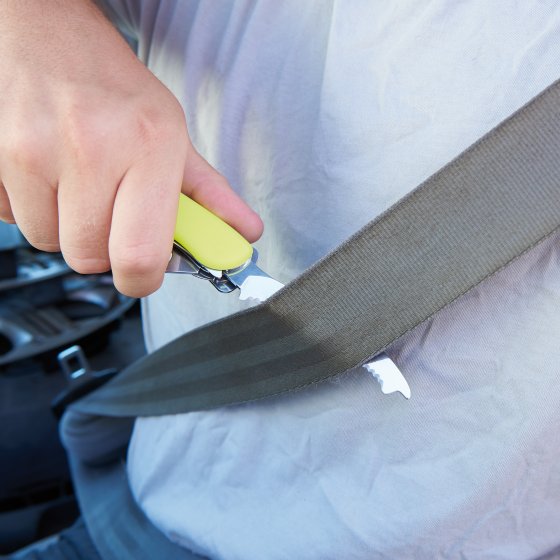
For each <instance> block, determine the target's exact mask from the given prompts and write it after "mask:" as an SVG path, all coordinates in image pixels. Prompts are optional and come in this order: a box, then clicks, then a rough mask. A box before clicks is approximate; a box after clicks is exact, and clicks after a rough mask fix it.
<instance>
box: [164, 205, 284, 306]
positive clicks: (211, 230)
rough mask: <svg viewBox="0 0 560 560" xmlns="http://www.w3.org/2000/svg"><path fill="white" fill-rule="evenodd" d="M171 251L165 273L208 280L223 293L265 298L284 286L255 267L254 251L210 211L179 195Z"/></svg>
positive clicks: (255, 251) (258, 299)
mask: <svg viewBox="0 0 560 560" xmlns="http://www.w3.org/2000/svg"><path fill="white" fill-rule="evenodd" d="M174 240H175V241H174V244H173V254H172V256H171V259H170V261H169V264H168V265H167V270H166V272H174V273H179V274H191V275H193V276H195V277H197V278H202V279H204V280H208V281H209V282H210V283H211V284H212V285H213V286H214V287H215V288H216V289H217V290H218V291H220V292H222V293H228V292H232V291H234V290H236V289H239V292H240V293H239V299H242V300H244V299H255V300H257V301H259V302H260V301H264V300H265V299H267V298H268V297H270V296H271V295H272V294H274V293H275V292H277V291H278V290H279V289H280V288H282V287H283V286H284V285H283V284H282V283H280V282H278V281H277V280H274V279H273V278H271V277H270V276H269V275H268V274H266V273H265V272H263V271H262V270H261V269H260V268H259V267H258V266H257V264H256V263H257V259H258V253H257V250H256V249H254V248H253V246H252V245H251V244H250V243H249V242H248V241H247V240H246V239H245V238H244V237H243V236H242V235H241V234H240V233H238V232H237V231H236V230H234V229H233V228H232V227H231V226H229V225H228V224H226V223H225V222H224V221H223V220H221V219H220V218H218V217H217V216H216V215H214V214H212V212H210V211H209V210H207V209H206V208H204V207H203V206H201V205H200V204H198V203H196V202H195V201H194V200H192V199H190V198H188V197H187V196H185V195H184V194H181V195H180V199H179V210H178V214H177V222H176V225H175V234H174Z"/></svg>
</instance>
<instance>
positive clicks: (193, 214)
mask: <svg viewBox="0 0 560 560" xmlns="http://www.w3.org/2000/svg"><path fill="white" fill-rule="evenodd" d="M257 259H258V253H257V250H256V249H255V248H253V246H252V245H251V244H250V243H249V242H248V241H247V240H246V239H245V238H244V237H243V236H242V235H241V234H239V233H238V232H237V231H236V230H234V229H233V228H232V227H231V226H229V225H228V224H226V223H225V222H224V221H222V220H221V219H220V218H218V217H217V216H216V215H214V214H212V212H210V211H209V210H207V209H206V208H204V207H203V206H200V204H197V203H196V202H195V201H194V200H192V199H190V198H188V197H187V196H185V195H184V194H181V195H180V199H179V211H178V213H177V223H176V225H175V235H174V243H173V253H172V255H171V259H170V260H169V264H168V265H167V270H166V272H170V273H178V274H191V275H192V276H195V277H196V278H202V279H203V280H208V281H209V282H210V283H211V284H212V285H213V286H214V287H215V288H216V289H217V290H218V291H220V292H222V293H229V292H233V291H234V290H237V289H238V290H239V299H242V300H245V299H254V300H257V301H258V302H262V301H264V300H266V299H267V298H269V297H270V296H271V295H273V294H275V293H276V292H277V291H278V290H279V289H280V288H283V287H284V284H282V283H281V282H278V280H275V279H274V278H271V277H270V276H269V275H268V274H266V272H263V271H262V270H261V269H260V268H259V267H258V266H257V264H256V263H257ZM364 367H365V368H366V369H367V370H368V371H369V372H370V373H371V374H372V375H373V377H374V378H375V379H376V380H377V381H378V382H379V384H380V385H381V390H382V391H383V393H385V394H388V393H393V392H395V391H398V392H399V393H401V394H402V395H403V396H404V397H405V398H406V399H409V398H410V387H409V386H408V383H407V382H406V379H405V378H404V376H403V375H402V373H401V372H400V370H399V368H398V367H397V366H396V365H395V363H394V362H393V361H392V360H391V359H390V358H389V356H387V354H385V353H381V354H378V355H376V356H375V357H374V358H373V359H371V360H370V361H369V362H368V363H367V364H364Z"/></svg>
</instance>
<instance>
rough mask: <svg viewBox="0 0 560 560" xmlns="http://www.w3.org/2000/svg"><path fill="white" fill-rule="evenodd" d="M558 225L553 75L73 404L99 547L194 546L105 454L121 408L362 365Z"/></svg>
mask: <svg viewBox="0 0 560 560" xmlns="http://www.w3.org/2000/svg"><path fill="white" fill-rule="evenodd" d="M559 226H560V85H559V84H558V83H556V84H554V85H552V86H551V87H550V88H548V89H547V90H546V91H545V92H543V93H542V94H541V95H540V96H538V97H537V98H536V99H535V100H533V101H532V102H531V103H529V104H528V105H527V106H525V107H524V108H523V109H521V110H520V111H518V112H517V113H516V114H515V115H513V116H512V117H510V118H509V119H508V120H506V121H505V122H504V123H503V124H501V125H500V126H499V127H497V128H496V129H495V130H493V131H492V132H490V133H489V134H488V135H487V136H485V137H484V138H482V139H481V140H480V141H479V142H477V143H476V144H475V145H474V146H472V147H471V148H469V149H468V150H467V151H466V152H465V153H463V154H462V155H461V156H459V157H458V158H457V159H456V160H454V161H452V162H451V163H450V164H449V165H447V166H446V167H444V168H443V169H442V170H441V171H440V172H438V173H437V174H436V175H434V176H433V177H431V178H430V179H428V180H427V181H426V182H425V183H424V184H422V185H421V186H420V187H418V188H417V189H416V190H415V191H413V192H412V193H411V194H410V195H408V196H407V197H405V198H404V199H402V200H401V201H400V202H399V203H397V204H396V205H395V206H394V207H393V208H391V209H390V210H389V211H388V212H386V213H385V214H383V215H382V216H380V217H379V218H377V219H376V220H374V221H373V222H371V223H370V224H368V225H367V226H366V227H365V228H364V229H362V230H361V231H360V232H358V233H357V234H356V235H355V236H353V237H352V238H351V239H350V240H349V241H347V242H346V243H345V244H343V245H342V246H341V247H340V248H338V249H337V250H336V251H334V252H333V253H331V254H330V255H329V256H327V257H326V258H325V259H324V260H322V261H321V262H320V263H318V264H317V265H316V266H314V267H313V268H311V269H310V270H308V271H307V272H306V273H305V274H303V275H302V276H301V277H300V278H298V279H297V280H296V281H294V282H293V283H291V284H289V285H288V286H286V288H285V289H283V290H281V291H280V292H278V293H277V294H276V295H275V296H274V297H273V298H271V299H270V300H269V301H267V302H266V303H265V304H263V305H260V306H258V307H256V308H253V309H251V310H249V311H247V312H244V313H240V314H238V315H235V316H232V317H229V318H226V319H224V320H221V321H218V322H216V323H213V324H211V325H209V326H206V327H203V328H200V329H198V330H196V331H194V332H192V333H189V334H186V335H184V336H182V337H180V338H179V339H177V340H175V341H173V342H171V343H170V344H168V345H167V346H165V347H164V348H162V349H160V350H158V351H157V352H155V353H154V354H152V355H150V356H147V357H146V358H144V359H143V360H141V361H139V362H136V363H135V364H132V365H131V366H130V367H129V368H127V369H126V370H124V371H123V372H122V373H121V374H120V375H119V376H117V377H116V378H114V379H113V380H112V381H111V382H109V383H108V384H107V385H105V386H104V387H103V388H101V389H100V390H98V391H96V392H95V393H92V394H91V395H89V396H88V397H86V398H85V399H83V400H81V401H78V402H77V403H76V404H74V405H73V406H72V407H71V408H70V410H69V412H67V414H66V416H65V417H64V419H63V424H62V433H63V439H64V440H65V444H66V446H67V448H68V451H69V456H70V462H71V465H72V470H73V475H74V481H75V485H76V489H77V492H78V496H79V501H80V504H81V506H82V511H83V514H84V517H85V520H86V523H87V526H88V529H89V531H90V533H91V536H92V538H93V540H94V542H95V544H96V546H97V548H98V550H99V552H100V554H101V556H102V557H103V558H104V559H106V560H129V559H130V560H144V559H146V560H148V559H152V558H162V559H167V558H169V559H175V558H177V559H183V558H184V559H185V560H188V559H194V558H197V557H196V556H195V555H194V554H192V553H190V552H188V551H187V550H186V549H184V548H182V547H180V546H178V545H175V544H173V543H171V541H169V540H167V538H166V537H165V536H164V535H163V534H162V533H160V532H159V531H158V530H157V529H156V528H155V527H154V526H153V525H151V523H150V522H149V521H148V520H147V519H146V517H145V516H144V514H143V513H142V512H141V511H140V509H139V507H138V506H137V505H136V503H135V502H134V499H133V498H132V496H131V494H130V489H129V487H128V484H127V480H126V476H125V471H124V468H123V464H122V463H121V462H120V461H119V460H116V461H113V462H112V463H111V462H110V460H111V458H114V457H115V455H116V454H117V452H118V450H119V449H121V448H122V446H124V445H126V442H127V439H128V435H129V432H130V423H128V424H127V420H126V419H125V418H115V417H127V416H144V415H148V416H150V415H162V414H173V413H181V412H188V411H193V410H202V409H210V408H213V407H218V406H224V405H228V404H234V403H240V402H244V401H249V400H253V399H258V398H263V397H266V396H270V395H274V394H278V393H282V392H286V391H290V390H294V389H298V388H302V387H305V386H306V385H309V384H311V383H316V382H319V381H322V380H324V379H327V378H329V377H331V376H334V375H336V374H338V373H341V372H343V371H345V370H348V369H350V368H352V367H354V366H356V365H359V364H362V363H364V362H365V361H367V360H368V358H370V357H371V356H373V355H375V354H377V353H378V352H380V351H382V350H383V349H385V347H387V346H388V345H389V344H391V343H392V342H394V341H395V340H397V339H398V338H399V337H401V336H402V335H403V334H405V333H407V332H408V331H410V330H411V329H413V328H414V327H415V326H416V325H418V324H420V323H422V322H423V321H425V320H426V319H428V318H429V317H431V316H432V315H433V314H434V313H436V312H437V311H439V310H440V309H442V308H443V307H445V306H446V305H448V304H450V303H451V302H453V301H454V300H456V299H457V298H458V297H460V296H461V295H462V294H464V293H465V292H467V291H468V290H470V289H471V288H472V287H473V286H476V285H477V284H478V283H480V282H481V281H482V280H484V279H485V278H487V277H488V276H490V275H491V274H493V273H494V272H496V271H497V270H499V269H501V268H502V267H504V266H506V265H507V264H508V263H509V262H511V261H512V260H513V259H515V258H516V257H518V256H519V255H521V254H523V253H524V252H526V251H528V250H530V249H531V248H532V247H533V246H534V245H536V244H537V243H539V242H540V241H541V240H543V239H544V238H546V237H547V236H549V235H551V234H552V233H553V232H554V231H556V230H557V229H558V228H559ZM185 289H187V288H185ZM216 297H220V296H219V295H216ZM109 417H113V419H112V420H111V419H110V418H109ZM104 431H106V432H107V433H108V434H110V436H111V437H105V436H103V434H102V432H104ZM100 434H101V435H100ZM104 442H108V443H106V444H105V443H104ZM92 451H93V452H92ZM101 461H105V463H104V464H99V463H100V462H101Z"/></svg>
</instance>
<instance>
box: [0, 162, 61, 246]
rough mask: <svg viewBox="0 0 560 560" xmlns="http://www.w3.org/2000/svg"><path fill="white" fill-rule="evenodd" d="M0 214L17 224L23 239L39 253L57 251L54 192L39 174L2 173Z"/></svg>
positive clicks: (13, 171) (56, 218) (56, 214)
mask: <svg viewBox="0 0 560 560" xmlns="http://www.w3.org/2000/svg"><path fill="white" fill-rule="evenodd" d="M2 182H3V184H4V188H2V189H0V212H1V213H2V214H1V217H2V219H3V220H4V212H6V213H7V214H6V217H7V218H8V219H7V220H5V221H10V222H17V224H18V227H19V229H20V231H21V233H22V234H23V235H24V237H25V238H26V239H27V240H28V241H29V243H31V245H33V246H34V247H36V248H37V249H40V250H41V251H59V250H60V246H59V243H58V213H57V201H56V190H55V188H54V187H52V186H50V185H48V184H47V183H46V181H45V180H44V179H42V178H40V177H39V176H38V175H34V174H31V173H27V172H22V171H19V172H15V170H12V171H10V173H4V174H3V176H2Z"/></svg>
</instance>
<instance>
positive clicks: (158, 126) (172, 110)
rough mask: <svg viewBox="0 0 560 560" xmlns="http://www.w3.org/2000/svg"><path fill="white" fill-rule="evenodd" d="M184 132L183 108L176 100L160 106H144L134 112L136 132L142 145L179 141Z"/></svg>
mask: <svg viewBox="0 0 560 560" xmlns="http://www.w3.org/2000/svg"><path fill="white" fill-rule="evenodd" d="M185 133H186V126H184V114H183V110H182V108H181V106H180V105H179V103H178V102H176V101H172V102H170V103H166V104H164V105H162V106H160V107H154V106H150V107H144V108H143V109H142V110H140V111H138V112H137V114H136V134H137V136H138V138H139V139H140V141H141V142H142V143H143V144H144V145H147V146H153V145H158V144H161V143H166V142H170V141H173V142H177V143H179V142H180V141H181V140H180V139H181V138H182V137H183V136H185V135H186V134H185Z"/></svg>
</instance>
